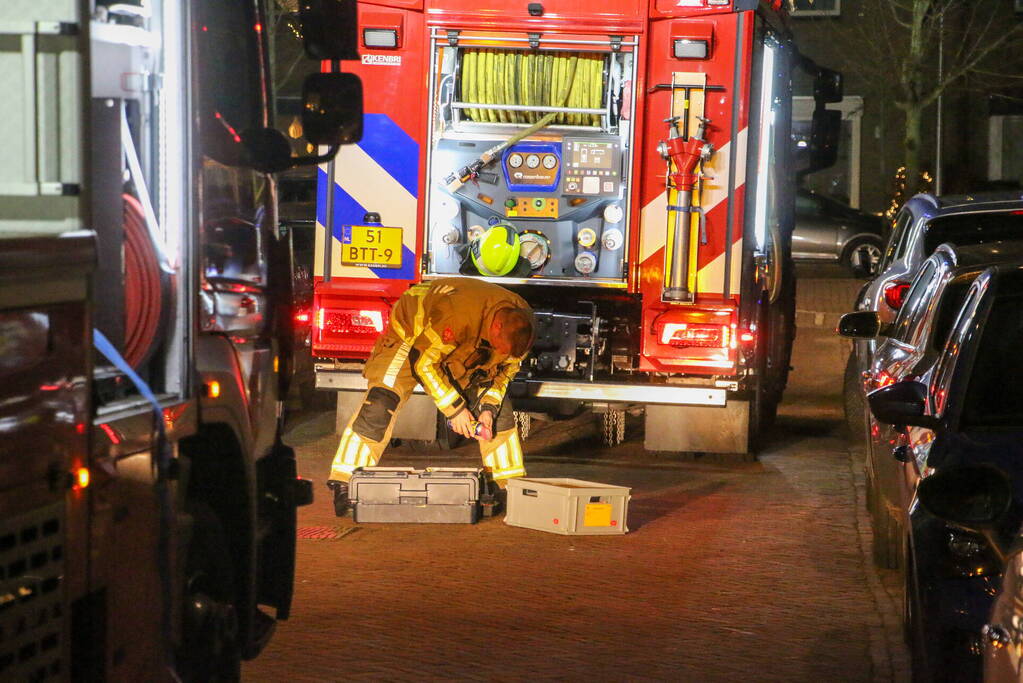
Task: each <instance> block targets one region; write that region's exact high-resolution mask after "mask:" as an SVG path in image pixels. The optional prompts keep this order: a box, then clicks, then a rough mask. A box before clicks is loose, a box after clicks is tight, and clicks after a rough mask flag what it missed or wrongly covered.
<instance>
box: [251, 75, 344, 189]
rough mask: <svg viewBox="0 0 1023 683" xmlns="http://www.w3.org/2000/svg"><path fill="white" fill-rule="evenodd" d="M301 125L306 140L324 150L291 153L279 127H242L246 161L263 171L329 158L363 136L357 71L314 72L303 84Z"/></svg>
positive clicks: (316, 162) (310, 164)
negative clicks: (340, 148) (297, 153)
mask: <svg viewBox="0 0 1023 683" xmlns="http://www.w3.org/2000/svg"><path fill="white" fill-rule="evenodd" d="M302 129H303V131H304V135H305V138H306V140H308V141H309V142H310V143H312V144H314V145H317V146H325V147H327V151H326V152H325V153H324V154H318V155H314V156H302V157H293V156H291V145H290V143H289V142H288V139H287V138H286V137H284V134H283V133H281V132H280V131H279V130H277V129H276V128H253V129H249V130H245V131H242V134H241V139H242V140H241V141H242V149H243V150H244V158H243V163H244V164H245V165H246V166H248V167H249V168H254V169H256V170H257V171H259V172H261V173H278V172H280V171H285V170H287V169H289V168H293V167H295V166H312V165H314V164H322V163H323V162H325V161H330V160H331V159H333V158H334V155H335V154H337V150H338V147H339V146H341V145H347V144H351V143H354V142H358V141H359V140H361V139H362V81H360V80H359V77H358V76H356V75H355V74H338V73H332V74H312V75H310V76H308V77H307V78H306V80H305V85H304V86H303V88H302Z"/></svg>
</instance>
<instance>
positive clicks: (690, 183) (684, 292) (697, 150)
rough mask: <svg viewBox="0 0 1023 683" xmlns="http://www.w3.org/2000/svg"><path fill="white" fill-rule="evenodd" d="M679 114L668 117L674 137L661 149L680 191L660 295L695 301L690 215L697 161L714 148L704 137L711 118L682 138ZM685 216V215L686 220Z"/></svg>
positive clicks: (663, 143)
mask: <svg viewBox="0 0 1023 683" xmlns="http://www.w3.org/2000/svg"><path fill="white" fill-rule="evenodd" d="M678 121H679V117H677V116H675V117H672V118H670V119H667V122H668V123H670V124H671V127H672V137H671V138H669V139H668V140H667V141H666V142H665V141H662V142H661V144H660V145H659V146H658V151H659V152H660V153H661V156H662V157H664V158H665V159H666V160H670V161H671V163H672V164H673V165H674V167H675V171H674V172H673V173H671V174H670V175H669V176H668V177H669V179H670V182H671V185H672V187H673V188H674V189H675V190H676V191H677V192H678V195H677V198H676V204H675V205H674V206H671V205H669V206H668V209H669V210H673V211H674V212H675V230H674V235H673V237H672V242H671V261H670V262H669V263H665V270H666V271H667V273H668V278H667V283H666V286H665V287H664V291H663V292H662V294H661V298H662V299H663V300H664V301H688V302H691V301H692V300H693V292H690V291H689V232H690V230H689V226H690V225H691V221H690V220H689V216H690V214H691V213H692V211H693V188H694V187H696V181H697V179H698V177H699V176H698V174H697V173H696V167H697V164H699V163H700V162H701V161H705V160H707V159H709V158H710V156H711V155H712V154H713V153H714V147H713V145H711V144H710V143H709V142H707V141H706V140H705V139H704V134H705V132H706V129H707V124H708V123H709V121H708V120H707V119H703V118H701V119H700V127H699V129H698V130H697V132H696V135H693V136H691V137H689V138H683V137H682V136H681V135H679V132H678ZM683 216H684V217H685V219H684V222H683Z"/></svg>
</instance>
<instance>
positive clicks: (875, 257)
mask: <svg viewBox="0 0 1023 683" xmlns="http://www.w3.org/2000/svg"><path fill="white" fill-rule="evenodd" d="M887 238H888V236H887V234H885V221H884V219H883V218H881V217H880V216H872V215H871V214H869V213H864V212H863V211H860V210H859V209H854V208H852V207H851V206H848V205H846V204H842V203H841V202H837V201H835V200H834V199H830V198H828V197H825V196H824V195H820V194H817V193H816V192H811V191H810V190H804V189H800V190H797V191H796V229H795V232H793V234H792V257H793V258H794V259H796V260H799V261H831V262H838V263H840V264H841V265H843V266H845V267H846V268H849V269H850V270H851V271H852V272H853V274H854V275H856V276H858V277H863V276H867V275H873V274H875V273H876V272H877V268H878V266H879V265H880V263H881V254H882V253H883V252H884V244H885V241H886V240H887Z"/></svg>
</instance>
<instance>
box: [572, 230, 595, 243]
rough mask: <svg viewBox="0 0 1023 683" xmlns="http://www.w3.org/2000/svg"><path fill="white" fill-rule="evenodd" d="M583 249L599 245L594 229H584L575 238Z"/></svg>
mask: <svg viewBox="0 0 1023 683" xmlns="http://www.w3.org/2000/svg"><path fill="white" fill-rule="evenodd" d="M575 238H576V240H578V241H579V246H581V247H592V246H593V245H594V244H596V243H597V232H596V231H595V230H594V229H593V228H583V229H582V230H580V231H579V234H577V235H576V236H575Z"/></svg>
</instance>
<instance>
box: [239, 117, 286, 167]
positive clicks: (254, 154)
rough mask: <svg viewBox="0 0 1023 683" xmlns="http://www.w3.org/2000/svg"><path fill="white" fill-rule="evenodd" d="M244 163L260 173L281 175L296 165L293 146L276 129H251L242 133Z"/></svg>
mask: <svg viewBox="0 0 1023 683" xmlns="http://www.w3.org/2000/svg"><path fill="white" fill-rule="evenodd" d="M241 138H242V150H243V155H244V156H243V163H244V165H245V166H248V167H249V168H254V169H256V170H257V171H259V172H260V173H279V172H280V171H286V170H287V169H289V168H291V167H292V166H293V165H294V163H293V162H294V160H293V159H292V156H291V145H290V144H289V143H288V139H287V138H286V137H284V133H282V132H281V131H279V130H277V129H276V128H251V129H249V130H244V131H242V134H241Z"/></svg>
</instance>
